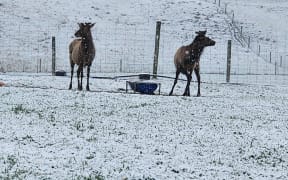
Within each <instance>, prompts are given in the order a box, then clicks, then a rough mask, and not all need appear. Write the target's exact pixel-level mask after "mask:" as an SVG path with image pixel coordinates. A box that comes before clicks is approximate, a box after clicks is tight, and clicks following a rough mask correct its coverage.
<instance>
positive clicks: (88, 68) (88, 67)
mask: <svg viewBox="0 0 288 180" xmlns="http://www.w3.org/2000/svg"><path fill="white" fill-rule="evenodd" d="M89 77H90V65H88V66H87V84H86V90H87V91H90V88H89Z"/></svg>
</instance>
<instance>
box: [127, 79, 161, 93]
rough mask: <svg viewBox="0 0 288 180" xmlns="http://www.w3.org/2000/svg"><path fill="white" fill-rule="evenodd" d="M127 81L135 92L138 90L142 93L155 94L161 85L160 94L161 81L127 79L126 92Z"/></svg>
mask: <svg viewBox="0 0 288 180" xmlns="http://www.w3.org/2000/svg"><path fill="white" fill-rule="evenodd" d="M127 83H128V84H129V86H130V87H131V89H132V90H133V91H134V92H138V93H141V94H154V92H155V91H156V89H157V88H158V86H159V94H160V83H155V82H146V81H127V82H126V92H127V89H128V87H127Z"/></svg>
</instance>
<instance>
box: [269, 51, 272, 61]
mask: <svg viewBox="0 0 288 180" xmlns="http://www.w3.org/2000/svg"><path fill="white" fill-rule="evenodd" d="M269 61H270V63H271V62H272V53H271V51H270V54H269Z"/></svg>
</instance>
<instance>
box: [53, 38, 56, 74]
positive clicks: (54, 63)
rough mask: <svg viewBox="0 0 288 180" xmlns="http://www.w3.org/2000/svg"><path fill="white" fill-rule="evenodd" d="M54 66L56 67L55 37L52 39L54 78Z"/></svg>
mask: <svg viewBox="0 0 288 180" xmlns="http://www.w3.org/2000/svg"><path fill="white" fill-rule="evenodd" d="M55 65H56V45H55V37H54V36H53V37H52V76H55V71H56V70H55Z"/></svg>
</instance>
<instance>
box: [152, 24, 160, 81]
mask: <svg viewBox="0 0 288 180" xmlns="http://www.w3.org/2000/svg"><path fill="white" fill-rule="evenodd" d="M160 29H161V21H157V23H156V37H155V51H154V63H153V78H156V77H157V68H158V56H159V44H160Z"/></svg>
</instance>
